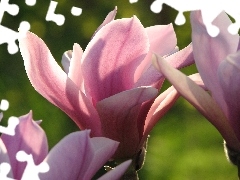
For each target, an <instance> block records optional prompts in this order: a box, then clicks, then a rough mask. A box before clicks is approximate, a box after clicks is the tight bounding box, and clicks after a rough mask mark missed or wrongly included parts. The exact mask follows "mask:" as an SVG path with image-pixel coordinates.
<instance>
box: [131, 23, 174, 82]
mask: <svg viewBox="0 0 240 180" xmlns="http://www.w3.org/2000/svg"><path fill="white" fill-rule="evenodd" d="M145 29H146V31H147V34H148V38H149V43H150V50H149V52H148V54H147V56H146V57H145V59H144V60H143V61H142V63H141V64H140V65H139V66H138V67H137V69H136V72H135V74H134V82H137V80H138V79H139V78H140V77H141V75H142V74H143V72H145V71H146V70H147V69H148V68H149V66H150V65H151V59H152V53H156V54H158V55H160V56H164V55H167V54H169V53H171V52H172V51H173V50H174V48H175V47H176V45H177V38H176V34H175V32H174V29H173V26H172V24H169V25H156V26H151V27H147V28H145Z"/></svg>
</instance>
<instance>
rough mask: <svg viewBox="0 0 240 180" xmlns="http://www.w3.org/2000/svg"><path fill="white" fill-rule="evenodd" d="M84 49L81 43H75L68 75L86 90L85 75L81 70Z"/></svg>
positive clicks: (80, 87) (82, 89)
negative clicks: (84, 84)
mask: <svg viewBox="0 0 240 180" xmlns="http://www.w3.org/2000/svg"><path fill="white" fill-rule="evenodd" d="M82 54H83V50H82V48H81V47H80V46H79V44H77V43H75V44H74V45H73V52H72V58H71V61H70V66H69V73H68V77H69V78H70V79H71V80H72V81H73V82H74V83H75V84H76V86H77V87H78V88H79V89H80V90H81V91H82V92H84V87H83V77H82V70H81V59H82Z"/></svg>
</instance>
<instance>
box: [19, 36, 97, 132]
mask: <svg viewBox="0 0 240 180" xmlns="http://www.w3.org/2000/svg"><path fill="white" fill-rule="evenodd" d="M19 46H20V51H21V54H22V57H23V59H24V65H25V69H26V72H27V75H28V78H29V80H30V81H31V84H32V85H33V87H34V88H35V89H36V91H38V92H39V93H40V94H41V95H42V96H43V97H45V98H46V99H47V100H48V101H50V102H51V103H53V104H54V105H56V106H57V107H59V108H60V109H62V110H63V111H64V112H65V113H66V114H68V115H69V117H70V118H72V119H73V120H74V121H75V123H76V124H77V125H78V126H79V127H80V128H81V129H86V128H88V129H92V131H91V133H92V135H94V136H99V135H100V134H101V132H100V128H99V127H100V126H101V125H100V121H99V117H98V115H97V112H96V111H95V109H94V107H93V106H92V103H91V102H90V101H89V100H88V98H87V97H86V96H85V95H84V94H83V93H82V92H81V91H79V89H78V87H77V86H76V85H75V84H74V83H73V82H72V80H71V79H69V78H68V77H67V75H66V73H64V71H63V70H62V69H61V67H60V66H59V65H58V64H57V62H56V61H55V60H54V58H53V56H52V54H51V52H50V51H49V49H48V47H47V46H46V44H45V43H44V42H43V41H42V40H41V39H40V38H39V37H37V36H36V35H34V34H32V33H30V32H28V33H27V34H26V37H25V38H22V39H20V40H19Z"/></svg>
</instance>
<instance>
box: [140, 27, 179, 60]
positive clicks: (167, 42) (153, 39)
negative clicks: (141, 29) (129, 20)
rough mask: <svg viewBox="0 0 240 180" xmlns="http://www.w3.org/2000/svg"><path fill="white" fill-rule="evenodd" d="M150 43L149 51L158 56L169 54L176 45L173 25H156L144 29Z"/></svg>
mask: <svg viewBox="0 0 240 180" xmlns="http://www.w3.org/2000/svg"><path fill="white" fill-rule="evenodd" d="M145 29H146V31H147V34H148V38H149V42H150V50H151V51H152V52H153V53H155V54H158V55H160V56H164V55H166V54H168V53H170V52H171V51H172V50H173V49H174V48H175V47H176V45H177V37H176V33H175V32H174V29H173V25H172V24H169V25H156V26H151V27H147V28H145Z"/></svg>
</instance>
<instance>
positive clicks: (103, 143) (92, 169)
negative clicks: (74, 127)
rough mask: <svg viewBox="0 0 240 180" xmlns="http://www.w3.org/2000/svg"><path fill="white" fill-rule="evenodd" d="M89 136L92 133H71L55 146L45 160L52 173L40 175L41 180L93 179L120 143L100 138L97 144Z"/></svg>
mask: <svg viewBox="0 0 240 180" xmlns="http://www.w3.org/2000/svg"><path fill="white" fill-rule="evenodd" d="M89 134H90V131H80V132H74V133H71V134H70V135H68V136H66V137H65V138H63V139H62V140H61V141H60V142H59V143H58V144H57V145H56V146H54V147H53V149H52V150H51V151H50V153H49V155H48V156H47V158H46V159H45V160H44V161H45V162H47V163H48V165H49V166H50V171H49V172H47V173H44V174H40V175H39V177H40V179H42V180H45V179H46V180H48V179H62V180H69V179H86V180H87V179H91V178H92V177H93V175H94V174H95V173H96V171H97V170H98V169H99V168H100V167H101V166H102V165H103V164H104V163H106V161H108V160H109V158H110V157H111V156H112V155H113V153H114V151H115V150H116V148H117V145H118V143H117V142H116V141H112V140H110V139H107V138H98V139H97V140H98V142H97V141H95V140H93V139H92V138H90V136H89ZM99 152H100V153H99ZM104 152H105V153H106V154H104ZM98 160H99V161H98Z"/></svg>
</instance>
